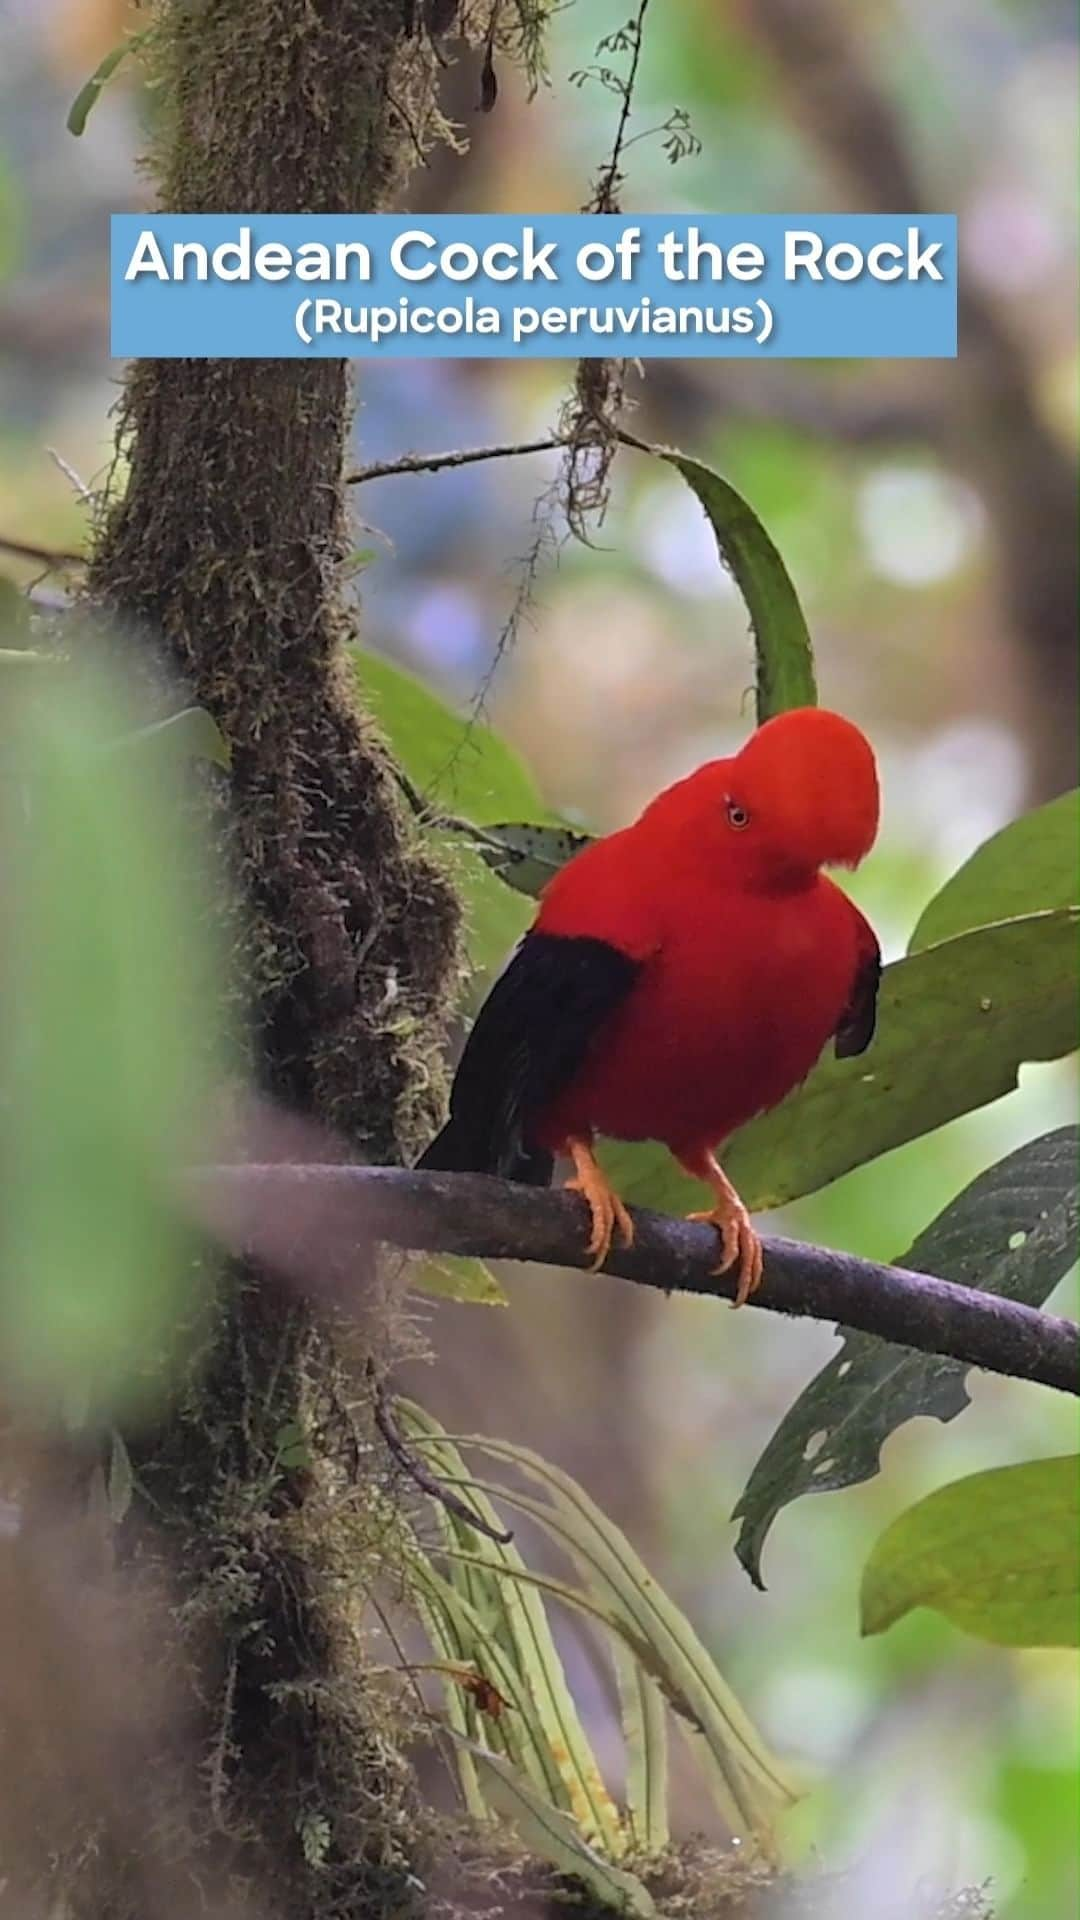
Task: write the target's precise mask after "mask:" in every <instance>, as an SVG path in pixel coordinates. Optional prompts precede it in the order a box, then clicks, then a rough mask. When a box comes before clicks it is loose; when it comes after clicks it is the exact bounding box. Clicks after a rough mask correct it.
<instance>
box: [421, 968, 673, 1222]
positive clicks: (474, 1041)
mask: <svg viewBox="0 0 1080 1920" xmlns="http://www.w3.org/2000/svg"><path fill="white" fill-rule="evenodd" d="M640 971H641V963H640V962H639V961H637V960H633V959H631V957H630V955H629V954H626V953H622V952H621V951H620V949H619V948H618V947H614V946H611V945H610V944H609V943H608V941H606V940H594V939H586V938H575V939H571V938H566V937H563V936H562V935H558V934H551V933H527V934H526V935H525V938H524V940H523V941H522V942H521V945H520V946H519V947H518V949H517V951H516V953H515V954H514V956H513V959H512V960H511V961H510V964H509V966H507V968H506V969H505V971H504V972H503V973H502V974H500V976H499V978H498V980H496V982H495V985H494V986H493V987H492V989H491V992H490V993H489V995H488V997H487V999H486V1000H485V1002H484V1004H483V1006H482V1007H481V1009H480V1012H479V1013H478V1015H477V1017H476V1022H475V1025H474V1026H473V1030H472V1032H471V1033H470V1035H469V1038H468V1040H467V1042H466V1044H465V1051H464V1053H463V1054H462V1056H461V1062H460V1065H459V1066H458V1070H457V1073H456V1075H455V1076H454V1084H453V1088H452V1089H451V1093H450V1118H449V1120H448V1121H447V1123H446V1125H445V1127H444V1128H443V1130H442V1132H441V1133H440V1134H439V1135H438V1136H437V1138H436V1139H435V1140H433V1141H432V1143H431V1145H430V1147H429V1148H428V1150H427V1152H426V1153H425V1154H424V1155H423V1156H422V1158H421V1159H420V1160H419V1162H418V1163H417V1164H418V1165H419V1166H421V1167H427V1168H431V1169H436V1168H445V1169H453V1170H455V1171H457V1172H462V1173H464V1172H471V1173H501V1174H503V1175H505V1176H506V1177H507V1178H508V1179H511V1180H522V1181H524V1182H526V1184H528V1185H529V1186H547V1184H548V1182H549V1180H550V1179H551V1171H552V1157H551V1155H550V1154H549V1153H545V1152H544V1151H543V1150H541V1149H537V1148H534V1147H531V1146H530V1145H529V1142H528V1129H529V1125H530V1123H531V1122H532V1121H533V1120H534V1119H535V1118H536V1116H537V1115H538V1114H539V1113H540V1112H541V1111H542V1110H543V1108H544V1107H545V1106H546V1105H547V1104H548V1103H549V1102H550V1101H551V1100H553V1099H554V1098H555V1096H556V1095H557V1094H558V1093H559V1092H561V1090H562V1089H563V1088H564V1087H566V1086H567V1085H568V1084H569V1082H570V1081H571V1080H572V1079H573V1077H574V1075H575V1073H576V1072H577V1070H578V1068H579V1067H580V1066H581V1064H582V1062H583V1060H584V1058H585V1055H586V1053H587V1051H588V1049H589V1046H590V1045H591V1043H592V1041H593V1040H594V1039H595V1038H596V1034H597V1032H598V1030H599V1028H600V1026H601V1025H602V1023H603V1022H604V1021H605V1020H606V1019H608V1018H609V1016H610V1015H611V1014H612V1013H614V1012H615V1009H616V1008H617V1007H618V1006H619V1005H620V1004H621V1002H622V1001H623V1000H624V999H625V997H626V995H627V994H628V993H629V992H630V989H631V987H632V986H633V984H634V982H635V980H636V979H637V977H638V975H639V973H640Z"/></svg>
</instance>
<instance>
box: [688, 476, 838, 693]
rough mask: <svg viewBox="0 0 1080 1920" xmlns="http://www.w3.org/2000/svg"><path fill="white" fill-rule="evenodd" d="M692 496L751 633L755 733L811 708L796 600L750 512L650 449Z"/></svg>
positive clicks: (812, 688) (718, 484)
mask: <svg viewBox="0 0 1080 1920" xmlns="http://www.w3.org/2000/svg"><path fill="white" fill-rule="evenodd" d="M654 451H655V452H657V453H659V455H660V457H661V458H662V459H664V460H666V461H667V462H668V463H669V465H671V466H673V467H674V468H675V469H676V471H677V472H678V473H681V474H682V476H683V479H684V480H685V481H686V482H687V485H688V486H690V487H692V488H693V491H694V492H695V493H696V495H697V497H698V499H699V500H700V501H701V504H702V506H703V507H704V509H705V512H706V514H707V515H708V518H709V523H710V525H711V527H712V530H713V532H714V533H715V535H716V543H717V546H718V547H719V549H720V555H721V558H722V559H723V561H724V562H725V564H726V565H727V566H728V567H729V568H730V570H731V572H732V574H733V576H734V579H735V583H736V585H737V586H738V589H739V592H740V593H741V594H742V597H743V599H744V601H745V602H746V608H747V612H748V613H749V615H750V624H751V626H752V628H753V633H754V651H755V656H756V669H757V686H756V699H757V717H758V725H759V726H760V725H761V723H762V721H763V720H769V719H771V718H772V716H773V715H774V714H776V713H784V712H786V710H787V709H788V708H789V707H814V706H816V705H817V685H816V682H815V679H814V655H813V649H812V647H811V644H810V634H809V631H808V629H807V625H806V621H805V619H804V618H803V611H802V608H801V606H800V605H799V597H798V594H797V593H796V592H795V588H794V586H793V584H792V581H791V576H790V574H789V573H788V570H787V568H786V567H785V565H784V562H783V560H782V559H781V557H780V554H779V553H778V551H777V549H776V547H775V546H774V545H773V543H772V541H771V540H770V538H769V536H768V534H767V533H766V531H765V529H764V527H763V526H762V524H761V522H760V520H759V519H758V517H757V515H756V513H755V512H754V510H753V508H752V507H751V506H750V505H749V504H748V502H747V501H745V500H744V499H743V497H742V495H741V494H740V493H736V491H735V488H734V487H732V486H729V484H728V482H727V481H726V480H722V479H721V478H720V475H719V474H718V473H713V471H712V469H711V468H709V467H706V466H703V465H702V464H701V462H700V461H698V460H691V459H688V457H687V456H686V455H685V454H682V453H675V452H672V451H669V450H668V449H667V448H664V447H659V448H656V449H654Z"/></svg>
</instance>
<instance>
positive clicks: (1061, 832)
mask: <svg viewBox="0 0 1080 1920" xmlns="http://www.w3.org/2000/svg"><path fill="white" fill-rule="evenodd" d="M1078 901H1080V793H1077V792H1073V793H1063V794H1061V795H1060V796H1059V798H1058V799H1056V800H1049V801H1047V803H1046V805H1045V806H1044V807H1035V808H1034V809H1033V811H1032V812H1031V813H1025V814H1022V815H1021V817H1020V819H1019V820H1013V821H1010V823H1009V825H1008V826H1007V827H1002V829H1001V831H1000V833H995V834H993V835H992V836H991V838H990V839H989V840H984V841H983V844H982V846H981V847H978V848H976V850H975V852H974V853H973V854H972V855H971V858H970V860H965V862H964V864H963V866H962V867H960V868H958V870H957V871H956V873H954V874H953V875H952V877H951V879H949V880H947V881H946V882H945V885H944V886H943V887H942V889H941V891H940V893H937V894H935V896H934V898H933V899H932V900H931V902H930V904H929V906H928V907H926V908H925V909H924V911H923V913H922V916H921V918H920V919H919V922H918V925H917V926H916V928H915V931H914V933H913V934H912V936H911V939H910V941H909V943H908V952H909V953H918V952H919V951H920V950H921V948H923V947H930V946H934V945H935V944H936V943H937V942H938V941H939V940H951V939H952V938H953V937H954V936H955V935H956V934H958V933H967V932H968V930H969V929H970V928H971V927H984V926H988V925H989V923H990V922H991V921H992V920H1012V919H1015V918H1016V917H1017V916H1019V915H1020V914H1026V913H1043V912H1045V911H1047V910H1048V909H1049V908H1052V907H1069V906H1075V905H1076V904H1077V902H1078Z"/></svg>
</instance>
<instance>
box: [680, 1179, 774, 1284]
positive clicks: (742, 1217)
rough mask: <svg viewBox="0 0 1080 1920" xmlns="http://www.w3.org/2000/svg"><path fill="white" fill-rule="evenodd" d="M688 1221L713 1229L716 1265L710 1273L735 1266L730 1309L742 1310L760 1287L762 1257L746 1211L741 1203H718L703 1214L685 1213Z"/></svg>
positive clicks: (735, 1201)
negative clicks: (716, 1240)
mask: <svg viewBox="0 0 1080 1920" xmlns="http://www.w3.org/2000/svg"><path fill="white" fill-rule="evenodd" d="M686 1217H687V1219H688V1220H704V1221H707V1222H708V1224H709V1226H712V1227H715V1228H716V1230H717V1232H718V1233H719V1235H720V1262H719V1265H717V1266H715V1267H714V1268H713V1272H714V1273H727V1271H728V1269H729V1268H730V1267H733V1266H735V1265H736V1263H737V1264H738V1269H739V1279H738V1285H737V1286H736V1288H735V1298H734V1300H733V1301H732V1303H731V1304H732V1306H733V1307H744V1306H745V1305H746V1302H747V1301H748V1300H749V1298H750V1295H751V1294H752V1293H756V1292H757V1290H758V1288H759V1287H760V1285H761V1274H762V1268H763V1266H764V1257H763V1255H762V1251H761V1241H760V1239H759V1238H758V1235H757V1233H756V1232H755V1231H754V1227H753V1225H752V1223H751V1220H750V1215H749V1213H748V1212H747V1209H746V1208H745V1207H744V1206H743V1203H742V1201H741V1200H732V1201H729V1200H722V1201H718V1203H717V1205H716V1206H715V1207H710V1208H709V1210H708V1211H707V1212H705V1213H688V1214H687V1216H686Z"/></svg>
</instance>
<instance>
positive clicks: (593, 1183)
mask: <svg viewBox="0 0 1080 1920" xmlns="http://www.w3.org/2000/svg"><path fill="white" fill-rule="evenodd" d="M566 1191H567V1193H580V1194H581V1196H582V1198H583V1199H584V1201H585V1204H586V1206H587V1207H588V1209H589V1219H590V1229H589V1238H588V1242H587V1244H586V1252H587V1253H588V1255H589V1262H590V1265H591V1266H592V1267H593V1268H594V1269H595V1268H596V1267H602V1266H603V1264H604V1261H605V1260H606V1259H607V1257H608V1254H609V1253H610V1252H611V1243H612V1240H613V1239H614V1237H615V1235H616V1233H618V1236H619V1239H620V1241H621V1243H622V1245H623V1246H624V1247H632V1246H633V1244H634V1223H633V1221H632V1220H631V1218H630V1215H629V1214H628V1213H627V1211H626V1208H625V1207H624V1206H623V1203H622V1201H621V1200H620V1199H619V1196H618V1194H617V1193H616V1192H615V1191H614V1189H613V1188H611V1187H609V1186H608V1183H607V1181H606V1180H605V1179H604V1177H603V1175H602V1174H601V1172H600V1169H599V1167H598V1168H597V1169H596V1176H595V1178H594V1177H592V1175H591V1174H585V1173H578V1174H576V1175H575V1176H574V1178H573V1179H572V1180H568V1181H567V1182H566Z"/></svg>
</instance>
